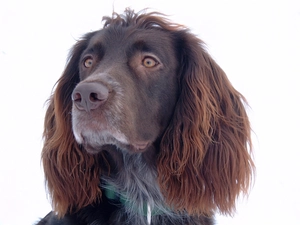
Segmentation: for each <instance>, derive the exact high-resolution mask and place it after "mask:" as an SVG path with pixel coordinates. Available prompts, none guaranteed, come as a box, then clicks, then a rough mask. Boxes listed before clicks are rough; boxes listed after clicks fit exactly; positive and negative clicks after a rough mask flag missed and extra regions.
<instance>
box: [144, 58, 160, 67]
mask: <svg viewBox="0 0 300 225" xmlns="http://www.w3.org/2000/svg"><path fill="white" fill-rule="evenodd" d="M142 63H143V66H145V67H147V68H152V67H154V66H156V65H157V64H158V62H157V61H156V60H155V59H153V58H152V57H145V58H144V59H143V62H142Z"/></svg>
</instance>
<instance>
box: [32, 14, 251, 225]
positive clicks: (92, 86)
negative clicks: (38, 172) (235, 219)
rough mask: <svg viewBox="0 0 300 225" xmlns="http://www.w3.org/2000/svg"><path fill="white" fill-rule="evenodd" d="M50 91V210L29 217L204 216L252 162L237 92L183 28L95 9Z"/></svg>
mask: <svg viewBox="0 0 300 225" xmlns="http://www.w3.org/2000/svg"><path fill="white" fill-rule="evenodd" d="M103 20H104V27H103V28H102V29H100V30H98V31H94V32H90V33H87V34H86V35H84V36H83V38H82V39H81V40H79V41H78V42H77V43H76V44H75V46H74V47H73V49H72V51H71V53H70V56H69V59H68V62H67V65H66V68H65V70H64V72H63V74H62V76H61V77H60V79H59V80H58V82H57V84H56V87H55V91H54V93H53V94H52V96H51V97H50V100H49V105H48V109H47V112H46V116H45V129H44V147H43V151H42V162H43V167H44V172H45V179H46V184H47V188H48V191H49V195H50V197H51V200H52V206H53V211H52V212H50V213H49V214H48V215H47V216H46V217H45V218H43V219H42V220H40V222H39V223H38V225H71V224H72V225H108V224H109V225H111V224H118V225H119V224H128V225H137V224H138V225H146V224H147V225H148V224H151V225H171V224H172V225H174V224H185V225H186V224H194V225H196V224H197V225H200V224H201V225H212V224H214V214H215V213H222V214H227V215H232V214H233V213H234V211H235V203H236V199H237V197H238V196H239V195H241V194H247V193H248V191H249V189H250V186H251V183H252V180H253V173H254V170H255V165H254V163H253V160H252V150H251V137H250V136H251V128H250V122H249V119H248V116H247V113H246V109H245V107H246V105H247V102H246V99H245V98H244V97H243V95H242V94H240V93H239V92H238V91H237V90H236V89H234V87H233V86H232V84H231V83H230V81H229V80H228V78H227V76H226V74H225V73H224V71H223V70H222V69H221V68H220V67H219V65H218V64H217V63H216V62H215V61H214V60H213V59H212V57H211V56H210V55H209V54H208V52H207V51H206V50H205V45H204V42H203V41H201V40H200V39H199V38H197V37H196V36H195V35H194V34H192V33H191V32H190V31H189V29H187V28H186V27H185V26H182V25H179V24H176V23H172V22H170V21H169V20H168V19H167V18H166V16H164V15H163V14H160V13H156V12H150V13H147V12H139V13H135V12H134V11H133V10H131V9H126V10H125V12H124V13H123V14H117V13H113V15H112V16H111V17H104V18H103Z"/></svg>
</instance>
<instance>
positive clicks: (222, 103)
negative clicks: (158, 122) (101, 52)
mask: <svg viewBox="0 0 300 225" xmlns="http://www.w3.org/2000/svg"><path fill="white" fill-rule="evenodd" d="M104 20H105V21H106V22H105V25H104V29H105V27H106V26H133V27H136V28H144V29H147V28H151V27H153V26H154V27H160V28H161V29H163V30H165V31H167V32H173V33H176V35H177V36H178V37H179V38H178V40H181V41H179V42H178V43H177V44H178V46H176V48H177V49H179V51H181V55H182V57H181V62H180V63H181V65H182V66H181V68H182V69H181V71H180V74H179V80H180V81H179V82H180V86H181V88H180V89H181V93H180V96H179V99H178V103H177V106H176V109H175V112H174V116H173V118H172V121H171V123H170V124H169V127H168V128H167V130H166V132H165V133H164V135H163V137H162V140H161V144H160V155H159V158H158V160H157V168H158V182H159V184H160V186H161V189H162V192H163V194H164V196H165V198H166V201H167V202H168V203H169V204H170V205H171V206H172V207H174V208H175V209H178V210H179V211H181V210H186V211H188V212H189V213H190V214H207V215H209V214H211V213H213V212H215V211H219V212H220V213H224V214H232V213H233V212H234V210H235V201H236V198H237V197H238V196H239V194H240V193H241V192H242V193H244V194H246V193H247V191H248V189H249V186H250V184H251V181H252V176H253V171H254V164H253V161H252V159H251V140H250V124H249V120H248V117H247V115H246V111H245V108H244V104H243V103H245V99H244V97H243V96H242V95H241V94H240V93H239V92H237V91H236V90H235V89H234V88H233V87H232V85H231V84H230V82H229V80H228V79H227V77H226V75H225V73H224V72H223V71H222V69H221V68H220V67H219V66H218V65H217V64H216V63H215V61H214V60H213V59H212V58H211V57H210V56H209V55H208V53H207V52H206V51H205V50H204V49H203V47H202V45H203V43H202V41H201V40H199V39H198V38H196V37H195V36H194V35H192V34H191V33H189V32H188V30H187V29H185V28H184V27H183V26H180V25H176V24H172V23H170V22H169V21H168V20H166V19H165V18H164V17H163V16H162V15H161V14H158V13H148V14H135V13H134V12H133V11H131V10H129V9H127V10H126V11H125V14H124V15H118V14H115V13H114V14H113V16H112V17H111V18H110V17H104ZM92 35H93V33H89V34H87V35H86V36H85V37H84V38H83V39H82V40H80V41H78V42H77V44H76V45H75V46H74V48H73V50H72V52H71V54H70V58H69V61H68V64H67V66H66V68H65V71H64V73H63V74H62V76H61V78H60V79H59V80H58V82H57V86H56V89H55V91H54V93H53V95H52V96H51V98H50V103H49V107H48V109H47V113H46V117H45V130H44V139H45V142H44V148H43V152H42V161H43V166H44V171H45V177H46V184H47V187H48V190H49V193H50V197H51V199H52V203H53V208H54V210H55V211H56V212H57V213H58V215H59V216H63V215H64V214H65V213H67V212H69V211H76V210H78V209H80V208H82V207H84V206H87V205H89V204H93V203H95V202H97V201H101V194H102V193H101V190H100V188H99V186H98V185H99V180H100V176H101V168H102V167H103V166H106V167H107V166H108V165H107V163H106V160H105V157H104V156H101V155H90V154H88V153H86V151H84V149H81V147H80V146H79V145H78V144H77V143H76V141H75V139H74V136H73V133H72V126H71V108H72V101H71V93H72V91H73V89H74V87H75V86H76V84H77V83H78V82H79V71H78V63H79V58H80V55H81V52H82V51H83V50H84V49H85V48H86V45H87V43H88V40H89V38H90V37H91V36H92Z"/></svg>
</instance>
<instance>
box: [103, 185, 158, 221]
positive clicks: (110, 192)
mask: <svg viewBox="0 0 300 225" xmlns="http://www.w3.org/2000/svg"><path fill="white" fill-rule="evenodd" d="M104 194H105V196H106V197H107V198H108V199H109V200H113V201H118V202H120V203H121V205H123V206H125V207H126V206H128V207H132V208H134V207H135V206H134V205H135V204H134V202H133V201H131V200H130V199H128V198H127V197H126V195H124V194H122V193H119V192H117V191H116V189H115V188H114V187H113V186H110V185H109V186H105V189H104ZM161 214H163V212H162V210H160V209H158V208H157V207H155V208H154V209H152V210H151V209H150V207H149V204H148V203H147V202H145V203H144V204H143V216H146V217H147V218H148V217H149V215H150V216H155V215H161Z"/></svg>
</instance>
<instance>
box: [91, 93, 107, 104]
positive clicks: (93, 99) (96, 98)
mask: <svg viewBox="0 0 300 225" xmlns="http://www.w3.org/2000/svg"><path fill="white" fill-rule="evenodd" d="M105 98H106V97H104V96H102V97H101V95H100V94H99V93H91V94H90V101H91V102H96V101H103V100H105Z"/></svg>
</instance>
